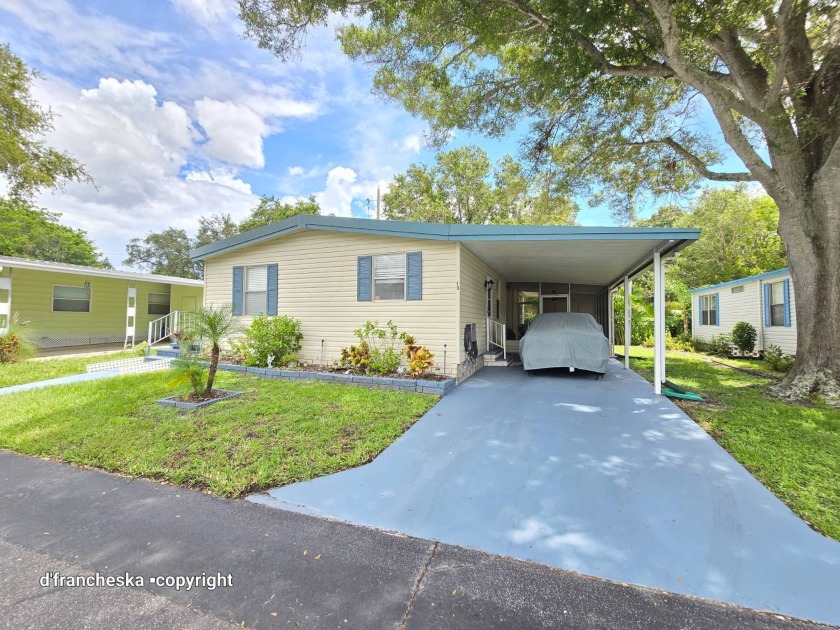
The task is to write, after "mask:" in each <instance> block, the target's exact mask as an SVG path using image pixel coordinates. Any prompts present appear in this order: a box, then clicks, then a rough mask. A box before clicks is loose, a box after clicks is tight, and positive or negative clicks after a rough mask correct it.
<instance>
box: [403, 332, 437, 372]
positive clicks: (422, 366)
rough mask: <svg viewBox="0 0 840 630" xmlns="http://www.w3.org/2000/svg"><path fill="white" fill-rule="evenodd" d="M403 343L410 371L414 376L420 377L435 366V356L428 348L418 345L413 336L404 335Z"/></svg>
mask: <svg viewBox="0 0 840 630" xmlns="http://www.w3.org/2000/svg"><path fill="white" fill-rule="evenodd" d="M403 343H404V344H405V350H404V352H405V356H406V357H408V371H409V372H410V373H411V375H412V376H420V375H421V374H422V373H423V372H425V371H426V370H428V369H429V368H431V367H432V366H433V365H434V364H435V362H434V357H435V355H434V354H432V353H431V352H429V349H428V348H426V346H421V345H419V344H417V342H416V341H415V340H414V337H412V336H411V335H403Z"/></svg>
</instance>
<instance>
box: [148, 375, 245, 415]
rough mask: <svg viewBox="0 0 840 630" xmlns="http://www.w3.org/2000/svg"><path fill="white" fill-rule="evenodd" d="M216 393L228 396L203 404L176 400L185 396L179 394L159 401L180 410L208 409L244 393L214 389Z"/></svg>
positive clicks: (160, 403) (206, 401)
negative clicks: (209, 406) (214, 404)
mask: <svg viewBox="0 0 840 630" xmlns="http://www.w3.org/2000/svg"><path fill="white" fill-rule="evenodd" d="M219 367H221V366H219ZM213 391H214V392H224V393H225V394H227V396H222V397H220V398H212V399H210V400H205V401H203V402H197V403H195V402H187V401H184V400H176V399H177V398H180V397H181V396H183V394H178V395H177V396H170V397H169V398H161V399H160V400H158V401H157V402H158V404H159V405H164V406H166V407H176V408H178V409H198V408H199V407H207V406H208V405H212V404H213V403H217V402H222V401H223V400H230V399H231V398H236V397H237V396H241V395H242V394H243V393H244V392H233V391H230V390H229V389H215V388H214V389H213Z"/></svg>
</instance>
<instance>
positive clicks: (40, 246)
mask: <svg viewBox="0 0 840 630" xmlns="http://www.w3.org/2000/svg"><path fill="white" fill-rule="evenodd" d="M60 216H61V215H60V214H58V213H55V212H47V211H46V210H42V209H39V208H36V207H34V206H33V205H32V204H30V203H29V202H28V201H26V200H22V199H4V198H2V197H0V225H2V226H3V229H2V230H0V256H18V257H20V258H35V259H38V260H50V261H53V262H61V263H71V264H74V265H87V266H89V267H105V268H110V267H111V263H109V262H108V260H107V259H106V258H104V257H103V256H102V254H101V253H100V252H99V251H98V250H97V249H96V246H95V245H94V244H93V242H92V241H91V240H90V239H89V238H88V237H87V234H86V233H85V232H84V231H83V230H74V229H72V228H69V227H67V226H64V225H61V224H60V223H59V222H58V220H59V217H60Z"/></svg>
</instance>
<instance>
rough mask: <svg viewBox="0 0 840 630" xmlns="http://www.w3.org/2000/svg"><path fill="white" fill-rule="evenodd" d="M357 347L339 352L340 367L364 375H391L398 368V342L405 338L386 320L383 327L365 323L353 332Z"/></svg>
mask: <svg viewBox="0 0 840 630" xmlns="http://www.w3.org/2000/svg"><path fill="white" fill-rule="evenodd" d="M353 334H354V335H355V336H356V338H357V339H358V340H359V345H358V346H355V345H351V346H349V347H347V348H342V350H341V365H346V366H348V367H350V368H353V369H356V370H359V371H361V372H363V373H365V374H377V375H385V374H393V373H394V372H396V371H397V369H398V368H399V367H400V357H401V355H402V353H401V352H400V350H399V347H398V346H399V342H400V340H401V339H403V338H404V337H405V334H404V333H400V332H399V330H398V329H397V326H396V324H394V322H393V321H391V320H388V323H386V324H385V325H383V326H380V325H379V322H378V321H367V322H365V323H364V325H363V326H362V327H361V328H357V329H356V330H354V331H353Z"/></svg>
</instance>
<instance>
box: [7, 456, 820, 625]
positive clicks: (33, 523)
mask: <svg viewBox="0 0 840 630" xmlns="http://www.w3.org/2000/svg"><path fill="white" fill-rule="evenodd" d="M46 571H60V572H62V574H64V575H73V576H75V575H81V574H85V575H87V574H90V573H93V572H97V571H98V572H102V573H104V574H108V575H112V576H120V575H124V574H125V573H129V574H130V575H134V576H138V575H139V576H146V577H156V576H178V575H180V576H187V575H202V574H208V575H210V574H213V575H215V574H217V573H222V574H223V575H227V574H228V573H230V574H232V575H233V579H234V586H233V587H230V588H216V589H215V590H212V591H211V590H208V589H206V588H194V589H191V590H189V591H187V590H180V591H176V590H175V589H174V588H171V587H165V586H150V585H148V584H147V585H145V586H144V587H142V588H133V589H128V588H112V589H105V588H103V589H90V588H73V589H69V588H64V589H61V588H55V587H46V588H45V587H42V586H40V585H39V584H38V580H39V579H40V577H39V576H40V575H42V572H46ZM164 600H165V601H164ZM134 606H138V607H139V608H135V607H134ZM155 611H158V612H155ZM190 615H192V616H190ZM214 620H221V621H224V622H230V623H233V624H236V625H237V627H239V626H240V624H241V626H242V627H255V628H274V627H277V628H300V629H302V630H307V629H309V628H317V629H324V628H359V629H363V630H376V629H378V628H383V629H388V630H394V629H395V628H397V629H399V630H419V629H426V628H428V629H434V630H439V629H440V628H447V629H453V630H459V629H460V630H493V629H495V628H498V629H500V630H501V629H510V628H517V629H518V630H526V629H528V628H574V629H576V630H590V629H591V630H594V629H596V628H598V629H603V628H644V629H645V630H660V629H661V630H665V629H668V630H673V629H675V628H684V629H686V630H689V629H690V630H718V629H720V628H743V629H747V630H783V629H788V630H791V629H799V628H801V629H805V628H808V629H809V630H817V628H818V626H816V625H814V624H808V623H800V622H787V621H785V620H783V619H779V618H777V617H775V616H773V615H767V614H762V613H756V612H753V611H748V610H744V609H740V608H736V607H733V606H723V605H719V604H715V603H712V602H706V601H702V600H698V599H693V598H687V597H681V596H677V595H671V594H667V593H660V592H656V591H651V590H646V589H640V588H636V587H631V586H626V585H621V584H616V583H613V582H608V581H606V580H599V579H593V578H586V577H582V576H579V575H576V574H574V573H569V572H566V571H560V570H556V569H550V568H548V567H545V566H541V565H537V564H530V563H526V562H517V561H515V560H510V559H506V558H500V557H498V556H492V555H489V554H485V553H481V552H478V551H470V550H467V549H461V548H458V547H453V546H450V545H446V544H442V543H435V542H431V541H428V540H422V539H418V538H411V537H406V536H395V535H391V534H388V533H386V532H382V531H378V530H374V529H368V528H364V527H356V526H352V525H348V524H345V523H339V522H335V521H328V520H324V519H319V518H314V517H311V516H306V515H304V514H298V513H295V512H288V511H285V510H275V509H268V508H265V507H264V506H261V505H255V504H253V503H247V502H244V501H227V500H223V499H218V498H215V497H212V496H209V495H207V494H203V493H200V492H191V491H189V490H184V489H182V488H175V487H172V486H165V485H161V484H156V483H151V482H146V481H141V480H131V479H126V478H124V477H117V476H113V475H108V474H105V473H102V472H97V471H93V470H82V469H79V468H75V467H73V466H69V465H66V464H58V463H55V462H49V461H44V460H39V459H34V458H28V457H23V456H19V455H14V454H11V453H8V452H5V451H0V626H2V625H4V624H7V625H8V627H15V628H23V627H31V628H39V630H40V629H49V628H61V629H62V630H63V629H64V628H84V627H108V628H131V629H132V630H136V629H141V630H145V629H147V628H162V627H182V626H188V627H197V628H220V627H223V624H220V623H215V621H214ZM170 622H171V623H170Z"/></svg>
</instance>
